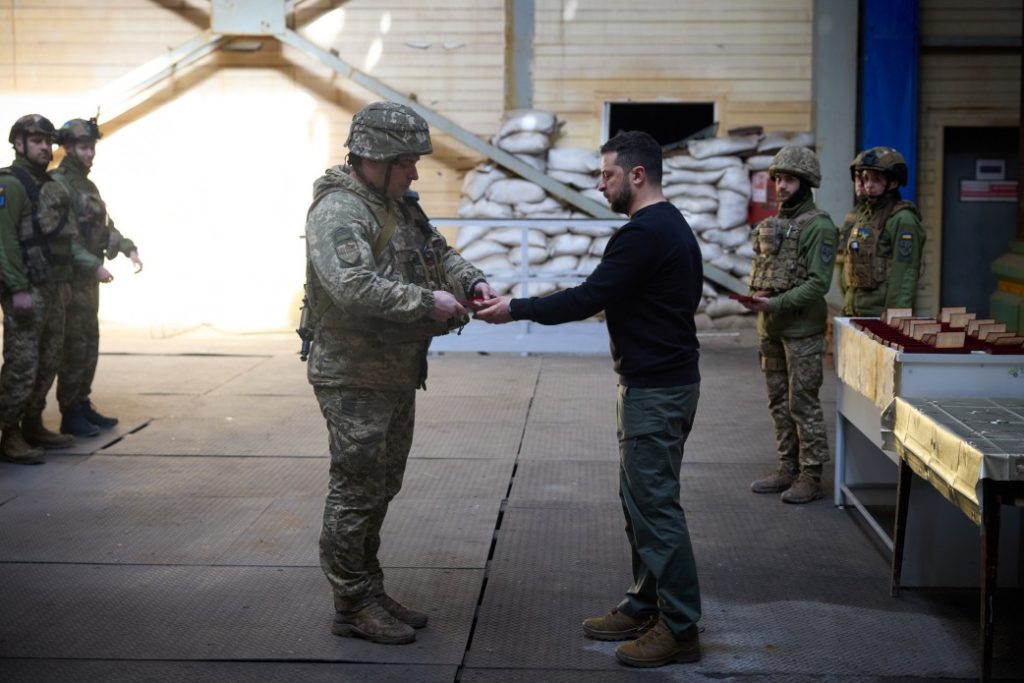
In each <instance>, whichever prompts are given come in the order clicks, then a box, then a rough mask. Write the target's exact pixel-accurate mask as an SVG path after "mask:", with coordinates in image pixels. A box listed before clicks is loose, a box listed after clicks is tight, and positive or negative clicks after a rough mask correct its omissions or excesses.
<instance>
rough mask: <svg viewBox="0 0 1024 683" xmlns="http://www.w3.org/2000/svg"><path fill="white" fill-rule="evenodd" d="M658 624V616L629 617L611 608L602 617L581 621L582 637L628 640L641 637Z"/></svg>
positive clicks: (615, 608)
mask: <svg viewBox="0 0 1024 683" xmlns="http://www.w3.org/2000/svg"><path fill="white" fill-rule="evenodd" d="M657 622H658V615H657V614H651V615H648V616H646V617H631V616H629V615H628V614H624V613H622V612H620V611H619V609H618V608H617V607H613V608H612V611H611V612H609V613H608V614H606V615H604V616H603V617H591V618H590V619H584V620H583V635H585V636H586V637H587V638H593V639H594V640H629V639H630V638H636V637H637V636H640V635H642V634H643V633H645V632H646V631H647V630H648V629H650V628H652V627H653V626H654V625H655V624H656V623H657Z"/></svg>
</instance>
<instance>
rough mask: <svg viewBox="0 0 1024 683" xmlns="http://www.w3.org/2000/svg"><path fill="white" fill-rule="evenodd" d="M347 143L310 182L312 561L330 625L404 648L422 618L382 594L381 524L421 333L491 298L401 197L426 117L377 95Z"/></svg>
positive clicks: (404, 447) (419, 380)
mask: <svg viewBox="0 0 1024 683" xmlns="http://www.w3.org/2000/svg"><path fill="white" fill-rule="evenodd" d="M346 146H347V147H348V149H349V156H348V165H345V166H335V167H333V168H330V169H328V171H327V173H326V174H325V175H324V176H322V177H321V178H319V179H318V180H317V181H316V183H315V184H314V198H313V204H312V206H311V207H310V209H309V214H308V216H307V219H306V245H307V250H308V262H307V287H308V290H307V304H306V305H307V306H308V307H309V308H310V309H311V310H312V311H313V312H314V314H315V317H316V318H317V319H318V321H317V323H316V326H315V331H314V335H313V346H312V351H311V353H310V357H309V370H308V374H309V382H310V384H312V385H313V388H314V391H315V393H316V397H317V400H318V401H319V403H320V409H321V411H322V412H323V414H324V417H325V418H326V419H327V427H328V431H329V433H330V448H331V469H330V477H331V478H330V486H329V490H328V493H327V500H326V503H325V506H324V518H323V528H322V531H321V534H320V564H321V566H322V567H323V570H324V573H326V575H327V579H328V581H329V582H330V584H331V587H332V589H333V592H334V606H335V612H336V614H335V617H334V624H333V626H332V629H331V630H332V632H333V633H335V634H336V635H340V636H352V637H359V638H366V639H368V640H371V641H374V642H378V643H388V644H398V643H409V642H412V641H413V640H415V638H416V634H415V632H414V631H413V629H414V628H422V627H424V626H426V624H427V615H426V614H424V613H422V612H417V611H415V610H412V609H409V608H407V607H405V606H403V605H401V604H400V603H398V602H397V601H396V600H394V599H393V598H392V597H391V596H389V595H388V594H387V593H386V592H385V589H384V573H383V571H382V570H381V566H380V562H379V561H378V559H377V551H378V549H379V547H380V529H381V525H382V524H383V522H384V515H385V514H386V513H387V509H388V503H389V502H390V501H391V499H392V498H394V496H395V495H396V494H397V493H398V492H399V490H400V489H401V486H402V477H403V474H404V472H405V464H406V460H407V458H408V456H409V449H410V446H411V445H412V435H413V421H414V415H415V407H416V400H415V398H416V397H415V392H416V389H417V388H418V387H424V386H425V382H426V377H427V349H428V348H429V346H430V340H431V338H432V337H434V336H435V335H438V334H443V333H445V332H446V331H448V330H450V329H453V328H454V327H461V326H462V325H464V324H466V322H468V320H469V318H468V316H467V313H466V309H465V308H464V307H463V305H462V303H464V299H465V298H467V297H470V296H474V295H477V296H480V297H492V296H494V295H495V293H494V290H492V289H491V287H490V285H488V284H487V283H486V282H485V281H484V277H483V274H482V273H481V272H480V271H479V270H477V269H476V268H474V267H473V266H472V265H470V264H469V263H467V262H466V261H464V260H463V259H462V257H461V256H459V255H458V253H456V252H455V250H453V249H452V248H450V247H449V246H448V244H447V243H446V242H445V239H444V237H442V236H441V234H440V233H439V232H437V230H435V229H434V228H433V227H432V226H431V225H430V223H429V221H428V219H427V217H426V215H425V214H424V213H423V210H422V209H421V208H420V206H419V202H418V201H417V199H418V198H417V196H416V195H415V193H411V192H409V188H410V186H411V184H412V182H413V181H414V180H416V179H417V178H418V177H419V175H418V174H417V172H416V163H417V161H418V160H419V158H420V156H422V155H425V154H430V153H431V151H432V148H431V144H430V132H429V129H428V126H427V122H426V121H424V120H423V119H422V118H421V117H420V116H419V115H418V114H416V112H415V111H413V110H412V109H411V108H409V107H406V106H403V105H399V104H394V103H391V102H376V103H373V104H370V105H368V106H367V107H365V108H364V109H363V110H362V111H360V112H359V113H358V114H356V116H355V117H354V119H353V120H352V128H351V129H350V131H349V138H348V141H347V142H346Z"/></svg>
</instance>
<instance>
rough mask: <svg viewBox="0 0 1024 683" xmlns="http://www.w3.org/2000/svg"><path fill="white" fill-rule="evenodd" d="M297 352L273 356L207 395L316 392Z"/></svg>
mask: <svg viewBox="0 0 1024 683" xmlns="http://www.w3.org/2000/svg"><path fill="white" fill-rule="evenodd" d="M298 350H299V344H298V338H297V337H296V345H295V351H296V354H295V355H284V356H274V357H272V358H268V359H267V360H266V361H264V362H262V363H260V364H258V365H254V366H253V367H251V368H249V369H248V370H245V371H244V372H242V373H241V374H239V375H237V376H235V377H233V378H232V379H230V380H228V381H227V382H225V383H223V384H221V385H220V386H218V387H216V388H215V389H214V390H213V391H211V392H209V394H207V395H208V396H231V395H235V396H309V397H312V396H313V387H311V386H310V385H309V381H308V380H307V379H306V364H305V363H303V362H302V361H300V360H299V356H298Z"/></svg>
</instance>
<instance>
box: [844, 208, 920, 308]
mask: <svg viewBox="0 0 1024 683" xmlns="http://www.w3.org/2000/svg"><path fill="white" fill-rule="evenodd" d="M924 242H925V231H924V227H923V226H922V225H921V214H920V213H919V212H918V210H917V207H916V206H914V205H913V204H912V203H910V202H906V201H900V200H898V198H897V197H896V196H892V197H888V198H886V200H885V201H882V202H865V203H864V204H863V205H862V206H860V207H859V208H858V210H857V216H856V221H855V223H854V226H853V228H852V229H851V230H850V234H849V235H848V236H847V241H846V244H845V245H844V248H845V251H846V260H845V263H844V264H843V279H844V282H843V284H844V291H843V315H848V316H860V317H875V316H878V315H880V314H881V312H882V310H883V309H886V308H912V307H913V305H914V299H915V297H916V296H917V280H918V276H919V275H920V272H921V253H922V250H923V248H924ZM854 252H857V253H856V254H855V253H854ZM865 284H867V286H864V285H865Z"/></svg>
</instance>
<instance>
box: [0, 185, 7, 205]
mask: <svg viewBox="0 0 1024 683" xmlns="http://www.w3.org/2000/svg"><path fill="white" fill-rule="evenodd" d="M5 206H7V193H6V188H4V186H3V185H0V209H2V208H4V207H5Z"/></svg>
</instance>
